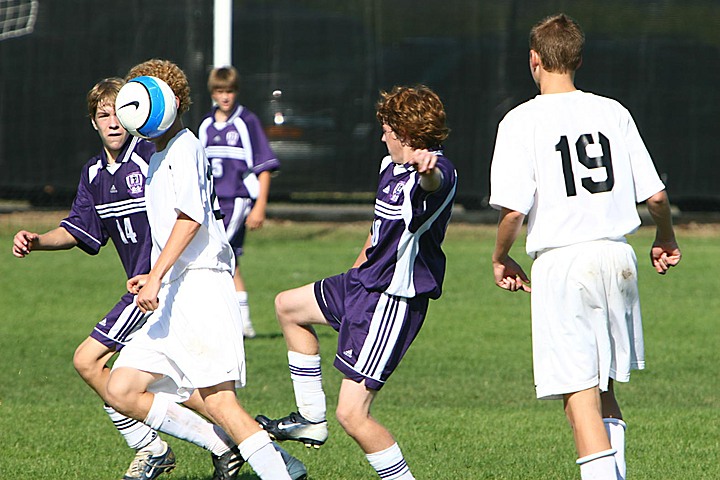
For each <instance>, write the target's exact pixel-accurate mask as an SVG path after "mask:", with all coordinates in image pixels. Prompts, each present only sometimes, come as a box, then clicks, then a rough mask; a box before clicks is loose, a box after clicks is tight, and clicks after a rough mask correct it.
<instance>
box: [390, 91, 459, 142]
mask: <svg viewBox="0 0 720 480" xmlns="http://www.w3.org/2000/svg"><path fill="white" fill-rule="evenodd" d="M376 116H377V119H378V121H379V122H380V123H384V124H386V125H387V126H389V127H390V128H392V129H393V131H394V132H395V134H396V135H397V136H398V138H400V140H401V141H402V142H403V143H405V144H407V145H409V146H411V147H413V148H433V147H439V146H440V145H441V144H442V142H443V141H445V139H446V138H447V137H448V134H449V133H450V129H449V128H447V126H446V125H445V107H444V106H443V104H442V101H440V97H438V96H437V94H436V93H435V92H433V91H432V90H431V89H430V88H429V87H427V86H425V85H416V86H413V87H405V86H396V87H393V89H392V91H390V92H380V100H379V101H378V103H377V114H376Z"/></svg>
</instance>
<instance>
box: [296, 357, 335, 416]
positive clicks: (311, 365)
mask: <svg viewBox="0 0 720 480" xmlns="http://www.w3.org/2000/svg"><path fill="white" fill-rule="evenodd" d="M288 366H289V368H290V378H291V379H292V384H293V390H294V391H295V404H296V405H297V407H298V412H299V413H300V415H302V416H303V417H304V418H305V419H306V420H309V421H311V422H315V423H317V422H322V421H324V420H325V419H326V418H325V415H326V413H327V408H326V405H325V392H324V391H323V387H322V371H321V369H320V355H304V354H302V353H297V352H288Z"/></svg>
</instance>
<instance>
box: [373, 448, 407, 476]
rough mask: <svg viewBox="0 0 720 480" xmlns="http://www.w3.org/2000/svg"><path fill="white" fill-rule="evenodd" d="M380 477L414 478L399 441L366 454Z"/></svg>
mask: <svg viewBox="0 0 720 480" xmlns="http://www.w3.org/2000/svg"><path fill="white" fill-rule="evenodd" d="M365 457H366V458H367V461H368V462H369V463H370V466H372V467H373V468H374V469H375V471H376V472H377V474H378V475H379V476H380V478H382V479H385V480H414V479H415V477H413V475H412V473H410V468H409V467H408V465H407V463H406V462H405V458H404V457H403V454H402V452H401V451H400V447H399V446H398V444H397V443H394V444H392V445H391V446H390V447H388V448H386V449H385V450H381V451H379V452H376V453H367V454H365Z"/></svg>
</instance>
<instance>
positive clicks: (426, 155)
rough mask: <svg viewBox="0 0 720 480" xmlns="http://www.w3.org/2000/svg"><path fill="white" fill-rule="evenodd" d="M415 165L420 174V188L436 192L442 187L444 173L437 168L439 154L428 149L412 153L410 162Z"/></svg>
mask: <svg viewBox="0 0 720 480" xmlns="http://www.w3.org/2000/svg"><path fill="white" fill-rule="evenodd" d="M408 163H410V164H411V165H415V169H416V170H417V171H418V173H419V174H420V188H422V189H423V190H425V191H426V192H434V191H435V190H437V189H438V188H440V185H442V172H441V171H440V169H438V168H435V165H436V164H437V152H431V151H429V150H427V149H418V150H414V151H413V152H412V155H411V156H410V160H409V162H408Z"/></svg>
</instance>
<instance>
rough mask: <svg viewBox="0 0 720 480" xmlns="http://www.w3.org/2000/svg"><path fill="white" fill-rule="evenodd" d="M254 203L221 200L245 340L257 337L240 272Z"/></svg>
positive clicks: (236, 199) (238, 200) (241, 200)
mask: <svg viewBox="0 0 720 480" xmlns="http://www.w3.org/2000/svg"><path fill="white" fill-rule="evenodd" d="M252 206H253V203H252V199H250V198H242V197H238V198H234V199H220V208H221V209H222V210H223V212H225V214H226V215H225V217H224V218H223V222H224V224H225V231H226V233H227V236H228V240H229V241H230V246H231V247H232V249H233V251H234V252H235V273H234V274H233V281H234V283H235V295H236V296H237V301H238V305H240V313H242V318H243V336H244V337H245V338H254V337H255V335H256V334H255V328H254V327H253V324H252V319H251V318H250V304H249V303H248V293H247V289H246V287H245V281H244V279H243V277H242V273H241V272H240V258H241V257H242V255H243V251H244V250H243V245H244V244H245V232H246V230H247V229H246V227H245V219H246V218H247V216H248V214H249V213H250V210H251V209H252Z"/></svg>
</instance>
